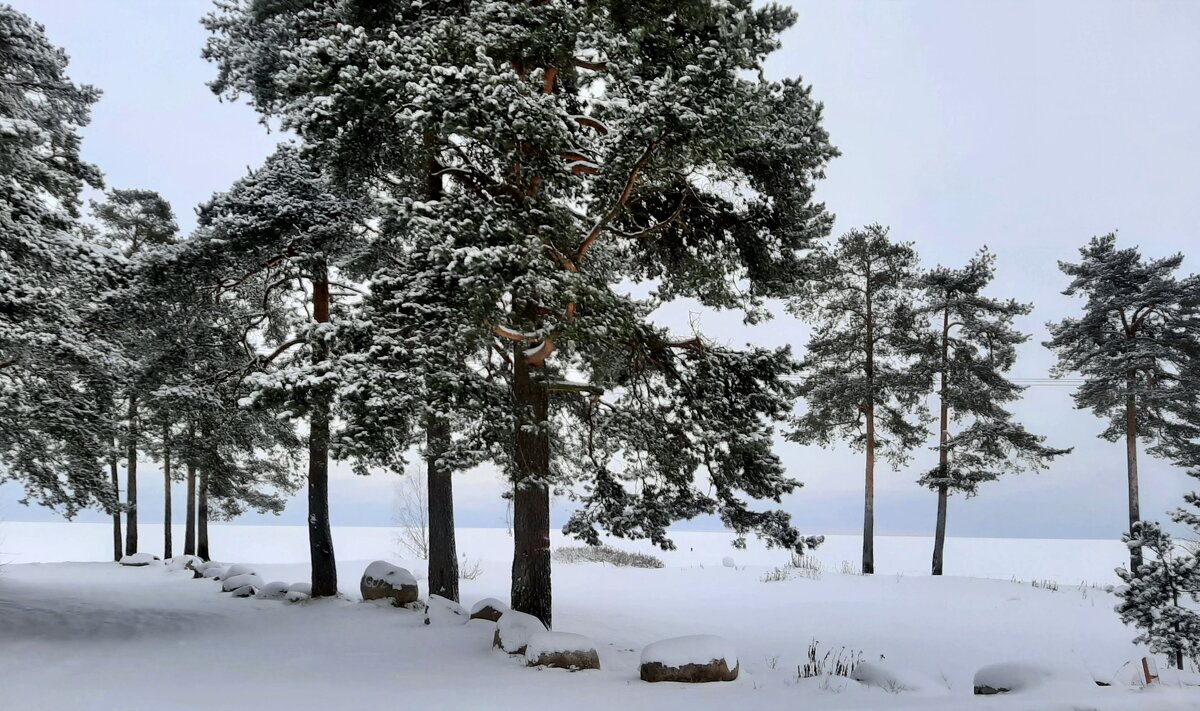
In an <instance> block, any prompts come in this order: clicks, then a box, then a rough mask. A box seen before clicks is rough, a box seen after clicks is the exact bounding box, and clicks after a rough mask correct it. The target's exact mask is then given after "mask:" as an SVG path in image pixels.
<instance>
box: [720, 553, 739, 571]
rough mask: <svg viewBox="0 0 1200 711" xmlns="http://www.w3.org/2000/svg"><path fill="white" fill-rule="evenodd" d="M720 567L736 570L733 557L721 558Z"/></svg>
mask: <svg viewBox="0 0 1200 711" xmlns="http://www.w3.org/2000/svg"><path fill="white" fill-rule="evenodd" d="M721 565H723V566H725V567H726V568H736V567H737V564H736V563H735V562H734V560H733V556H731V555H727V556H725V557H724V558H722V559H721Z"/></svg>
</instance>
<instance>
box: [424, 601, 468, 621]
mask: <svg viewBox="0 0 1200 711" xmlns="http://www.w3.org/2000/svg"><path fill="white" fill-rule="evenodd" d="M469 619H470V616H469V615H468V614H467V608H465V607H463V606H462V605H460V604H458V603H457V602H455V601H453V600H451V599H449V598H444V597H442V596H441V595H430V596H429V602H428V603H426V605H425V624H427V625H465V624H467V620H469Z"/></svg>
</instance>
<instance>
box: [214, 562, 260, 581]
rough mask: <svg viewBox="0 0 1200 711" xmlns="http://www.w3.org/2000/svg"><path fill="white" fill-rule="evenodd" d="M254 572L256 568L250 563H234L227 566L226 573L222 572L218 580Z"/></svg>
mask: <svg viewBox="0 0 1200 711" xmlns="http://www.w3.org/2000/svg"><path fill="white" fill-rule="evenodd" d="M253 572H254V569H253V568H251V567H250V566H248V565H241V564H234V565H231V566H229V567H228V568H226V569H225V572H224V574H222V575H221V577H220V578H218V580H225V579H226V578H232V577H234V576H237V575H248V574H250V573H253Z"/></svg>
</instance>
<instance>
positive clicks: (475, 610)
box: [471, 597, 508, 622]
mask: <svg viewBox="0 0 1200 711" xmlns="http://www.w3.org/2000/svg"><path fill="white" fill-rule="evenodd" d="M506 612H508V605H505V604H504V603H502V602H500V601H499V600H497V599H496V598H494V597H485V598H483V599H482V600H480V601H479V602H477V603H475V604H474V605H472V606H471V619H472V620H491V621H492V622H496V621H497V620H499V619H500V617H501V616H502V615H503V614H504V613H506Z"/></svg>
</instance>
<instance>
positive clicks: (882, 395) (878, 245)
mask: <svg viewBox="0 0 1200 711" xmlns="http://www.w3.org/2000/svg"><path fill="white" fill-rule="evenodd" d="M917 270H918V264H917V253H916V251H915V250H914V249H913V247H912V245H911V244H908V243H897V242H893V241H892V240H891V239H890V238H889V237H888V230H887V228H885V227H881V226H879V225H869V226H867V227H866V228H864V229H860V230H852V231H850V232H848V233H846V234H845V235H842V236H841V237H840V238H839V239H838V240H837V242H836V244H834V245H832V246H829V247H826V248H823V249H821V250H819V251H817V252H816V253H814V254H813V255H812V256H811V257H810V259H809V262H808V264H807V266H806V269H805V273H804V275H803V281H802V282H801V283H800V284H799V286H798V287H797V289H796V291H795V294H794V295H793V296H792V298H791V299H790V300H789V301H788V310H789V311H790V312H792V313H793V314H795V315H796V316H798V317H800V318H802V319H804V320H806V321H808V322H809V323H812V324H813V326H814V331H813V335H812V337H811V338H810V339H809V342H808V348H807V350H806V352H805V356H804V359H803V360H802V361H801V363H800V372H801V386H800V395H801V397H803V398H804V400H805V403H806V407H805V411H804V413H803V414H802V415H801V416H800V417H799V418H797V420H796V425H795V429H794V431H793V432H792V433H791V435H790V437H791V438H792V439H794V440H795V441H798V442H801V443H804V444H820V445H821V446H829V445H830V444H832V443H834V442H835V441H836V440H839V439H843V438H844V439H848V440H849V442H850V446H851V447H852V448H853V449H855V450H860V451H863V452H864V453H865V455H866V494H865V502H864V506H863V550H862V572H863V573H864V574H867V575H869V574H871V573H874V572H875V543H874V533H875V460H876V458H877V457H878V456H879V455H882V456H883V457H884V458H885V459H886V460H887V461H888V462H890V463H891V464H892V465H893V466H900V465H902V464H903V463H905V462H907V461H909V459H911V457H912V451H913V449H915V448H916V447H918V446H920V444H921V442H922V440H924V438H925V428H924V424H923V423H924V422H925V421H926V420H927V415H928V413H927V411H926V409H925V407H924V405H923V404H922V402H921V398H922V396H923V395H924V394H925V393H927V392H928V391H929V383H930V377H929V374H928V373H926V372H923V371H922V370H921V369H919V368H917V367H915V365H916V359H917V357H918V355H919V353H920V351H921V349H922V347H923V345H922V344H923V343H927V342H928V329H927V328H926V326H925V324H924V323H922V322H921V321H920V320H919V319H918V318H917V315H916V311H915V305H914V304H915V299H916V296H917V285H916V279H917Z"/></svg>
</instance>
